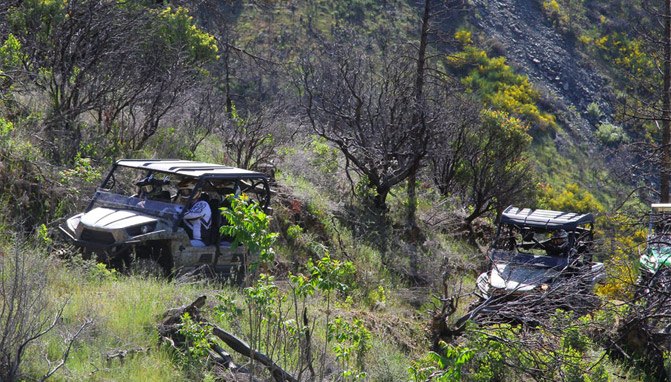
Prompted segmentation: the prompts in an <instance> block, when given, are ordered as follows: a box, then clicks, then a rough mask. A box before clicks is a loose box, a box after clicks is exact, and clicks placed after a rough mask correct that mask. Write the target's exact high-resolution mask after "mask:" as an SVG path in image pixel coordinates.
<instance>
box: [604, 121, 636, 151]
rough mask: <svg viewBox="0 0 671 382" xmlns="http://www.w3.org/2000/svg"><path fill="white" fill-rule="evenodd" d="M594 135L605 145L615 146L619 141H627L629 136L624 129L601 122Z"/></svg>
mask: <svg viewBox="0 0 671 382" xmlns="http://www.w3.org/2000/svg"><path fill="white" fill-rule="evenodd" d="M596 137H597V138H599V140H600V141H601V143H603V144H604V145H606V146H615V145H618V144H620V143H627V142H629V137H628V136H627V133H625V132H624V129H623V128H622V127H620V126H616V125H613V124H612V123H608V122H605V123H601V124H600V125H599V127H598V128H597V131H596Z"/></svg>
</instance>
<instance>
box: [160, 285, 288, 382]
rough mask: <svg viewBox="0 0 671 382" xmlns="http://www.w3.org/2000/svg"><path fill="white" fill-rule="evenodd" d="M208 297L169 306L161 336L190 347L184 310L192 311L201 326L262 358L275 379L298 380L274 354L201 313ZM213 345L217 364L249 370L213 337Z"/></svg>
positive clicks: (281, 381)
mask: <svg viewBox="0 0 671 382" xmlns="http://www.w3.org/2000/svg"><path fill="white" fill-rule="evenodd" d="M205 299H206V297H205V296H200V297H198V298H197V299H196V300H195V301H194V302H192V303H191V304H189V305H184V306H182V307H180V308H174V309H169V310H168V311H166V312H165V313H164V314H163V322H162V323H161V324H160V325H159V326H158V331H159V334H160V336H161V339H162V340H163V341H165V342H168V343H170V344H171V346H173V347H175V348H185V347H187V344H186V339H185V338H184V336H183V335H182V334H180V332H179V330H180V328H181V327H182V317H183V316H184V313H188V314H189V316H190V317H192V319H193V320H194V322H197V323H199V324H200V325H201V326H207V327H209V328H212V334H213V335H214V336H216V337H217V338H219V339H221V340H222V341H223V342H224V343H225V344H226V345H228V346H229V347H230V348H231V349H233V350H235V351H236V352H238V353H239V354H242V355H244V356H246V357H248V358H250V359H253V360H256V361H258V362H259V363H260V364H262V365H263V366H265V367H266V368H267V369H268V371H269V372H270V374H271V375H272V377H273V379H274V380H275V381H277V382H298V380H297V379H296V378H294V377H293V376H292V375H291V374H289V373H287V372H286V371H285V370H284V369H282V368H281V367H280V366H279V365H277V364H276V363H275V362H274V361H273V360H272V359H271V358H270V357H268V356H267V355H265V354H263V353H261V352H259V351H257V350H254V349H252V348H251V347H250V346H249V345H248V344H247V343H246V342H245V341H243V340H241V339H240V338H238V337H236V336H235V335H233V334H231V333H228V332H227V331H225V330H223V329H222V328H220V327H218V326H216V325H213V324H211V323H210V322H208V321H207V320H206V319H205V318H204V317H202V315H201V314H200V308H201V307H202V306H203V305H205ZM209 345H210V350H211V351H212V353H214V354H216V356H217V361H216V363H217V364H219V365H221V366H223V367H224V368H226V369H229V370H231V371H234V372H237V373H246V372H247V371H246V370H244V369H243V368H240V367H238V366H236V365H235V363H233V359H232V357H231V356H230V355H229V354H228V353H227V352H226V351H224V349H222V348H221V346H219V345H218V344H217V343H215V342H212V341H210V342H209Z"/></svg>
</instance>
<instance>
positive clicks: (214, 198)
mask: <svg viewBox="0 0 671 382" xmlns="http://www.w3.org/2000/svg"><path fill="white" fill-rule="evenodd" d="M185 181H186V182H189V181H191V182H192V183H195V187H194V188H193V192H192V193H191V195H189V196H188V198H185V199H184V198H178V195H177V191H178V189H177V185H178V184H179V183H180V182H185ZM242 193H245V194H248V195H249V196H250V199H252V200H255V201H256V202H258V203H259V205H260V207H261V208H262V209H263V210H265V211H266V212H270V211H269V210H270V193H271V190H270V186H269V184H268V178H267V176H266V175H264V174H262V173H259V172H254V171H248V170H243V169H239V168H235V167H228V166H223V165H218V164H212V163H203V162H193V161H185V160H162V159H146V160H144V159H123V160H119V161H117V162H116V163H115V164H114V165H113V166H112V168H111V170H110V171H109V173H108V175H107V176H106V177H105V179H104V180H103V182H102V184H101V185H100V187H99V188H98V189H97V191H96V192H95V194H94V195H93V198H92V199H91V201H90V203H89V204H88V207H87V208H86V210H85V211H84V212H82V213H79V214H77V215H74V216H72V217H70V218H69V219H67V221H66V222H65V223H64V224H62V225H61V226H60V229H61V231H62V232H63V233H64V234H65V235H66V236H67V237H68V238H69V239H70V240H71V241H72V242H73V243H74V244H75V245H77V246H78V247H81V248H82V249H83V253H84V256H85V257H91V256H92V255H93V256H96V257H97V259H98V260H99V261H102V262H105V263H107V264H110V265H111V266H114V267H117V268H122V269H131V270H136V271H142V272H151V273H162V274H164V275H169V274H173V273H176V274H181V273H183V272H186V271H191V270H195V269H207V270H209V271H210V272H213V273H216V274H220V275H221V274H223V275H228V274H231V273H232V272H236V273H235V274H236V275H241V274H242V272H244V269H245V265H246V264H247V263H248V262H249V261H250V259H248V256H250V254H248V253H247V251H246V250H245V249H244V248H242V247H239V248H236V249H235V250H233V249H231V243H230V240H227V238H224V237H222V236H221V235H220V234H219V227H220V226H221V224H224V222H222V220H224V219H223V218H222V216H221V213H220V210H219V209H220V208H221V207H224V206H225V204H226V196H227V195H239V194H242ZM197 195H200V198H201V200H206V201H207V203H208V204H209V206H210V209H211V211H212V222H211V226H210V228H209V230H208V231H207V233H205V234H204V237H202V240H203V242H204V244H205V246H202V247H196V246H193V245H192V244H191V241H190V237H189V234H188V233H187V230H186V229H185V227H184V225H183V223H182V218H183V216H184V214H185V213H186V212H187V208H186V207H187V206H188V205H190V203H191V201H192V199H193V198H194V197H196V196H197Z"/></svg>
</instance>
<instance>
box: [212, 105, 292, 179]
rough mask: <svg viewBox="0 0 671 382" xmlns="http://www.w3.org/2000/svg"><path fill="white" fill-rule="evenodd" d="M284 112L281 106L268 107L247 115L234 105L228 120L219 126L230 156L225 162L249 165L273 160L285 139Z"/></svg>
mask: <svg viewBox="0 0 671 382" xmlns="http://www.w3.org/2000/svg"><path fill="white" fill-rule="evenodd" d="M282 115H283V113H282V112H281V111H280V110H279V109H278V108H266V109H263V110H261V111H260V112H258V113H256V114H253V113H247V115H246V116H241V115H239V114H238V112H237V111H235V109H234V110H233V112H232V113H231V114H230V119H228V121H227V123H225V124H222V125H221V126H220V127H219V133H220V135H221V137H222V138H223V141H224V152H225V156H226V157H225V158H223V162H224V163H229V162H231V163H234V164H235V165H236V166H238V167H241V168H247V169H258V165H260V164H269V163H272V162H273V159H274V156H275V148H276V147H277V146H278V145H279V144H281V143H282V142H283V140H284V135H283V134H282V132H281V130H282V127H281V125H282V124H283V121H282V119H281V116H282Z"/></svg>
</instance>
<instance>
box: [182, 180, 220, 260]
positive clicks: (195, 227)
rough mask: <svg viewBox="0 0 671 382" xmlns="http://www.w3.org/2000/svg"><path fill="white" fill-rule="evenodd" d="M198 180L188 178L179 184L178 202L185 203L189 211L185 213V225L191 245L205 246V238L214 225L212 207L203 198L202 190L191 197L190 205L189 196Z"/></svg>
mask: <svg viewBox="0 0 671 382" xmlns="http://www.w3.org/2000/svg"><path fill="white" fill-rule="evenodd" d="M195 186H196V182H195V181H194V180H191V179H186V180H183V181H181V182H179V184H177V188H178V194H177V195H178V203H180V204H184V205H185V208H188V211H187V212H186V213H185V214H184V218H183V221H184V225H185V226H186V229H187V231H188V233H189V237H190V238H191V245H192V246H194V247H204V246H206V245H207V244H206V243H205V242H204V241H203V238H206V237H208V233H209V230H210V228H211V225H212V209H211V208H210V205H209V204H208V203H207V201H205V200H201V198H200V197H201V192H200V190H198V191H196V193H195V194H194V195H193V197H192V198H191V202H190V205H187V203H188V202H189V197H190V196H191V195H192V194H193V193H194V188H195Z"/></svg>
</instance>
